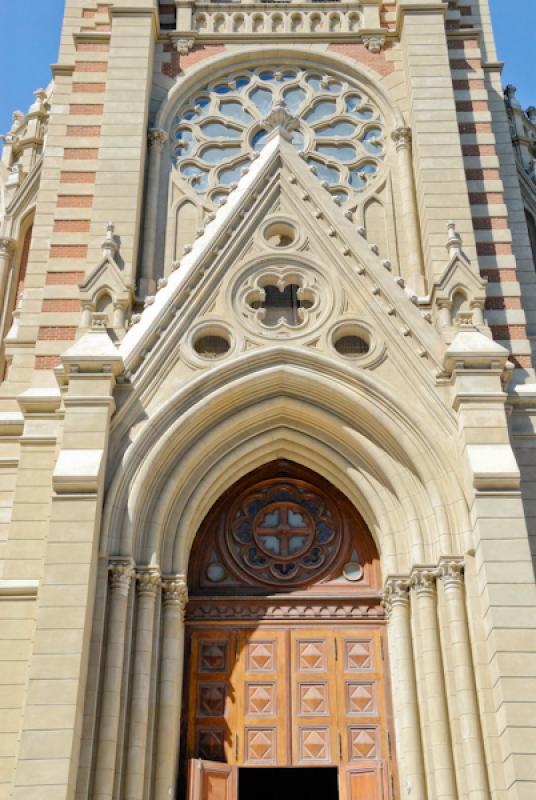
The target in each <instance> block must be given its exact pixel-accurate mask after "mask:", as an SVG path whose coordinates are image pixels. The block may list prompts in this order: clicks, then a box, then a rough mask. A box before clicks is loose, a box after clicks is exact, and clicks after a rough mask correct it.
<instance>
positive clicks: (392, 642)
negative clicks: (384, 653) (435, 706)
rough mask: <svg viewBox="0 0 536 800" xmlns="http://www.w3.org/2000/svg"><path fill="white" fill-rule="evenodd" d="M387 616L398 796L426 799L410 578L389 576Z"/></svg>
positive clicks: (385, 601) (386, 593)
mask: <svg viewBox="0 0 536 800" xmlns="http://www.w3.org/2000/svg"><path fill="white" fill-rule="evenodd" d="M384 603H385V606H386V609H387V614H388V619H389V628H388V634H389V651H390V653H391V663H392V667H393V677H394V681H393V690H394V691H393V693H394V694H395V697H394V698H393V700H394V702H395V730H396V737H397V753H398V766H399V771H400V797H401V798H406V797H407V798H410V797H411V800H426V783H425V778H424V760H423V750H422V741H421V724H420V719H419V707H418V700H417V683H416V677H415V660H414V654H413V644H412V636H411V620H410V604H409V581H407V580H403V579H402V580H401V579H398V578H390V579H389V580H388V581H387V584H386V587H385V593H384Z"/></svg>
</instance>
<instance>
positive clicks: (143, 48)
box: [88, 0, 158, 282]
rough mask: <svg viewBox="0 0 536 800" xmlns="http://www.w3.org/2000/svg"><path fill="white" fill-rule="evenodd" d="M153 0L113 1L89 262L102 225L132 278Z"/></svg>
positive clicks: (97, 245) (95, 251) (153, 29)
mask: <svg viewBox="0 0 536 800" xmlns="http://www.w3.org/2000/svg"><path fill="white" fill-rule="evenodd" d="M157 14H158V12H157V8H156V4H155V3H154V2H153V0H138V2H137V3H135V4H134V3H131V2H124V1H123V0H120V2H115V3H114V5H113V7H112V8H111V18H112V29H111V38H110V50H109V55H108V72H107V80H106V94H105V96H104V108H103V115H102V127H101V138H100V147H99V157H98V161H97V168H96V181H95V199H94V202H93V215H92V224H91V242H90V248H89V253H88V260H89V263H91V264H93V263H98V261H99V258H100V239H101V233H102V228H103V225H105V224H106V222H107V221H108V220H110V219H112V220H113V222H114V223H115V226H116V230H117V233H118V235H119V236H120V237H121V256H122V258H123V260H124V264H125V266H124V273H125V277H126V278H127V279H128V280H129V281H130V282H134V280H135V277H136V266H137V261H138V243H139V231H140V222H141V212H142V206H143V186H144V176H145V154H146V150H147V121H148V112H149V99H150V90H151V76H152V68H153V54H154V43H155V38H156V24H157Z"/></svg>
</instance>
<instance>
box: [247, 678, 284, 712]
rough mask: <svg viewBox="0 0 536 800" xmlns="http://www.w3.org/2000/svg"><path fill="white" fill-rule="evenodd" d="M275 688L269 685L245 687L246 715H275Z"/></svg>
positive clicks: (260, 684) (261, 684) (259, 684)
mask: <svg viewBox="0 0 536 800" xmlns="http://www.w3.org/2000/svg"><path fill="white" fill-rule="evenodd" d="M275 713H277V712H276V703H275V687H274V685H273V684H270V683H257V684H251V683H250V684H248V685H247V686H246V714H259V715H260V714H268V715H271V714H275Z"/></svg>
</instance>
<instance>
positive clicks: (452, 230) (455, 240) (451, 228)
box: [447, 220, 462, 256]
mask: <svg viewBox="0 0 536 800" xmlns="http://www.w3.org/2000/svg"><path fill="white" fill-rule="evenodd" d="M461 249H462V237H461V236H460V234H459V233H458V232H457V231H456V223H455V222H453V220H449V223H448V239H447V250H448V251H449V256H454V255H456V254H457V253H460V252H461Z"/></svg>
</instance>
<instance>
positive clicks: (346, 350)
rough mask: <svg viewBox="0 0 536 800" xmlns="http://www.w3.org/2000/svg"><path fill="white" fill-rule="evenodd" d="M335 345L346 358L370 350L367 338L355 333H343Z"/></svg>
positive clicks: (360, 354)
mask: <svg viewBox="0 0 536 800" xmlns="http://www.w3.org/2000/svg"><path fill="white" fill-rule="evenodd" d="M334 345H335V350H336V351H337V353H339V355H341V356H346V358H352V357H354V356H362V355H365V353H368V351H369V350H370V345H369V343H368V342H367V340H366V339H364V338H363V337H362V336H358V335H357V334H355V333H346V334H343V335H342V336H340V337H339V338H338V339H337V340H336V341H335V343H334Z"/></svg>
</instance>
